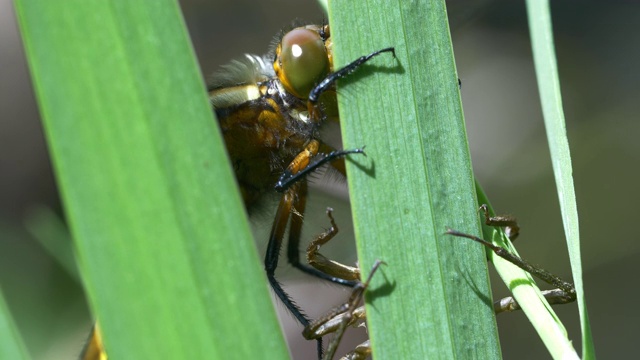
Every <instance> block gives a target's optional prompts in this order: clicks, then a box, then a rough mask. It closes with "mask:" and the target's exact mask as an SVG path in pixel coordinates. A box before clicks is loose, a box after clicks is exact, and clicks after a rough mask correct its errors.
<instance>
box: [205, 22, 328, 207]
mask: <svg viewBox="0 0 640 360" xmlns="http://www.w3.org/2000/svg"><path fill="white" fill-rule="evenodd" d="M331 58H332V57H331V39H330V37H329V26H328V25H325V26H315V25H310V26H305V27H299V28H295V29H293V30H291V31H289V32H288V33H286V34H285V35H284V36H283V37H282V40H281V41H280V43H279V44H278V45H277V48H276V49H275V53H274V54H273V55H265V56H256V55H245V58H244V59H241V60H236V61H234V62H232V63H231V64H229V65H227V66H224V67H223V69H222V72H220V73H219V74H218V78H217V79H216V80H215V81H216V82H215V83H214V84H212V86H210V87H209V97H210V100H211V104H212V106H213V108H214V109H215V111H216V115H217V117H218V121H219V123H220V127H221V129H222V134H223V137H224V141H225V144H226V146H227V150H228V153H229V157H230V158H231V163H232V165H233V169H234V172H235V175H236V179H237V181H238V184H239V186H240V189H241V191H242V196H243V199H244V202H245V205H246V206H247V207H248V208H250V207H252V206H253V205H255V204H256V203H257V202H258V201H259V199H260V198H261V196H262V195H263V194H265V193H268V192H272V191H273V189H274V186H275V184H276V182H277V181H278V179H279V178H280V176H281V175H282V173H283V171H284V170H285V169H286V167H287V166H288V165H289V164H290V163H291V162H292V161H293V159H294V158H295V157H296V156H297V155H298V154H300V153H301V152H302V151H303V150H304V149H305V147H306V146H307V145H308V144H309V143H310V141H311V140H313V139H318V130H319V127H320V126H321V124H322V122H323V120H324V119H325V118H326V115H324V114H326V113H335V109H328V108H327V107H328V106H327V105H326V104H331V103H335V100H334V101H333V102H332V101H330V100H328V101H325V99H327V98H330V97H333V98H334V99H335V92H333V91H332V89H331V90H330V91H328V92H326V94H325V97H324V98H323V99H322V100H323V101H322V102H320V103H319V104H318V108H319V109H321V110H320V111H321V112H322V113H323V115H317V116H310V115H309V109H308V96H309V93H310V92H311V90H312V89H313V87H314V86H315V85H316V84H318V83H319V82H320V81H321V80H323V79H324V78H325V77H326V76H327V75H328V74H329V73H330V72H331V70H332V61H331Z"/></svg>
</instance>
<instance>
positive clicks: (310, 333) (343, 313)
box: [302, 260, 384, 360]
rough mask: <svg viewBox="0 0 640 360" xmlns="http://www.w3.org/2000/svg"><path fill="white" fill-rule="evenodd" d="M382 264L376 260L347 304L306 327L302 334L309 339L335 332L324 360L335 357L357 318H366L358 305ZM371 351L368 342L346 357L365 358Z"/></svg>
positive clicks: (361, 307) (362, 308) (362, 309)
mask: <svg viewBox="0 0 640 360" xmlns="http://www.w3.org/2000/svg"><path fill="white" fill-rule="evenodd" d="M382 264H384V262H383V261H381V260H376V262H375V263H374V264H373V266H372V268H371V271H370V272H369V276H368V277H367V280H366V281H365V282H360V283H358V285H356V286H355V287H354V289H353V291H352V293H351V296H350V297H349V300H348V301H347V302H346V303H345V304H342V305H341V306H338V307H336V308H334V309H332V310H331V311H329V312H328V313H327V314H325V315H323V316H321V317H319V318H318V319H315V320H313V321H312V322H311V323H310V324H309V325H308V326H307V327H305V329H304V331H303V333H302V334H303V336H304V337H305V338H307V339H314V338H317V337H322V336H324V335H326V334H327V333H329V332H333V333H334V337H333V339H331V342H330V343H329V345H328V346H327V350H326V352H325V355H324V357H323V359H324V360H330V359H333V356H334V355H335V352H336V349H337V348H338V345H339V344H340V340H341V339H342V336H343V335H344V332H345V330H346V328H347V327H348V326H349V325H351V324H353V323H355V322H356V321H357V320H359V319H364V317H365V313H364V306H358V305H359V304H360V302H361V301H362V300H363V298H364V293H365V291H366V290H367V287H368V286H369V283H370V282H371V279H372V278H373V275H374V274H375V272H376V271H377V270H378V268H379V267H380V265H382ZM367 342H368V341H367ZM370 352H371V350H370V348H369V346H367V344H361V345H360V346H359V347H358V348H356V350H354V351H352V352H350V353H349V354H347V355H346V358H349V359H364V358H365V357H366V356H368V355H369V354H370Z"/></svg>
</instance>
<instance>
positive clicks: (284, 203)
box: [264, 184, 323, 359]
mask: <svg viewBox="0 0 640 360" xmlns="http://www.w3.org/2000/svg"><path fill="white" fill-rule="evenodd" d="M299 188H300V184H296V185H294V186H292V187H290V188H289V189H288V190H287V191H286V192H285V193H284V194H283V196H282V199H280V203H279V204H278V210H276V216H275V219H274V221H273V225H272V228H271V235H270V236H269V243H268V245H267V253H266V255H265V259H264V268H265V271H266V273H267V279H268V280H269V284H270V285H271V288H272V289H273V292H275V294H276V296H278V298H280V300H281V301H282V303H283V304H284V305H285V306H286V308H287V309H288V310H289V311H290V312H291V313H292V314H293V316H294V317H295V318H296V319H297V320H298V322H300V323H301V324H302V325H303V326H305V327H306V326H308V325H309V319H308V318H307V317H306V315H305V314H304V313H303V312H302V310H301V309H300V307H298V305H296V304H295V303H294V302H293V300H292V299H291V297H289V294H287V293H286V292H285V291H284V289H283V288H282V286H281V285H280V283H279V282H278V280H277V279H276V277H275V271H276V268H277V267H278V259H279V257H280V248H281V247H282V239H283V238H284V234H285V232H286V229H287V224H288V222H289V217H290V216H291V212H292V210H293V209H292V206H293V204H294V203H295V202H296V198H297V197H298V196H299V195H300V194H299V193H298V192H299ZM300 216H302V214H300ZM316 341H317V350H318V358H319V359H320V358H321V357H322V351H323V350H322V338H318V339H316Z"/></svg>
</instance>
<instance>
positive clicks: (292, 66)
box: [278, 28, 329, 99]
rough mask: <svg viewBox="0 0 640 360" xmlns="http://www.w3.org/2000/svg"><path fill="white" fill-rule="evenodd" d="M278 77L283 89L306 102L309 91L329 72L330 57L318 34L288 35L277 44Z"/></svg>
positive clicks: (296, 31)
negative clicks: (278, 45)
mask: <svg viewBox="0 0 640 360" xmlns="http://www.w3.org/2000/svg"><path fill="white" fill-rule="evenodd" d="M280 45H281V48H280V56H279V60H280V67H281V69H280V72H279V73H278V77H279V78H280V81H281V82H282V84H283V85H284V87H285V89H287V91H289V92H290V93H292V94H293V95H295V96H296V97H298V98H301V99H306V98H307V97H308V96H309V92H311V89H313V87H314V86H315V85H316V84H317V83H318V82H319V81H320V80H322V79H323V78H324V77H325V76H326V75H327V74H328V73H329V57H328V55H327V50H326V48H325V47H324V42H323V41H322V38H321V37H320V35H319V34H318V33H317V32H315V31H313V30H309V29H304V28H298V29H294V30H292V31H290V32H288V33H287V34H286V35H285V36H284V37H283V38H282V42H281V43H280Z"/></svg>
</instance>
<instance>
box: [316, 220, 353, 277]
mask: <svg viewBox="0 0 640 360" xmlns="http://www.w3.org/2000/svg"><path fill="white" fill-rule="evenodd" d="M327 216H328V217H329V221H330V222H331V227H330V228H329V229H327V231H325V232H323V233H322V234H320V235H318V236H316V238H315V239H313V240H312V241H311V243H309V246H308V247H307V262H308V263H309V265H311V266H313V267H314V268H315V269H317V270H319V271H321V272H322V273H325V274H328V275H330V276H333V277H336V278H340V279H344V280H351V281H354V282H355V284H358V283H359V281H360V269H358V268H357V267H353V266H347V265H344V264H341V263H339V262H337V261H333V260H329V259H328V258H327V257H325V256H324V255H322V254H320V252H319V251H320V247H321V246H322V245H324V244H326V243H327V242H329V241H330V240H331V239H333V237H334V236H335V235H336V234H337V233H338V225H337V224H336V222H335V220H334V218H333V209H332V208H327ZM356 286H357V285H356Z"/></svg>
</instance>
